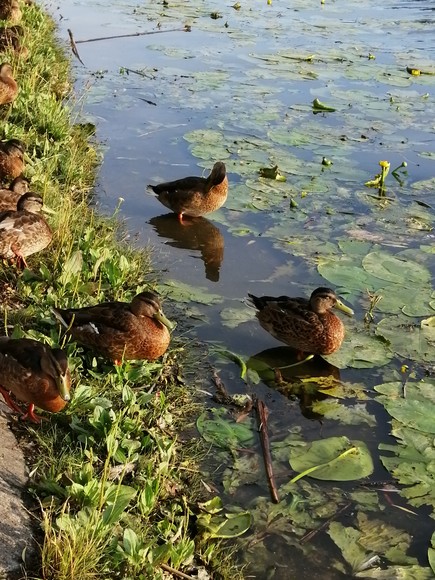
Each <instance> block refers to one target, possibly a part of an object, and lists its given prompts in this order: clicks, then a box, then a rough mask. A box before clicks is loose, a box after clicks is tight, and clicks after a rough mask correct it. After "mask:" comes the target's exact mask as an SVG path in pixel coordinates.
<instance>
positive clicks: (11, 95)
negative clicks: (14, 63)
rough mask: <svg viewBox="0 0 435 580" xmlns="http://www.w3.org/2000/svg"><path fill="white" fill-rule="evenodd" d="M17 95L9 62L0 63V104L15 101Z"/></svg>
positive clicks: (16, 85)
mask: <svg viewBox="0 0 435 580" xmlns="http://www.w3.org/2000/svg"><path fill="white" fill-rule="evenodd" d="M17 95H18V84H17V81H16V80H15V79H14V77H13V76H12V67H11V65H10V64H9V63H7V62H3V63H2V64H0V105H7V104H8V103H12V102H13V101H15V99H16V98H17Z"/></svg>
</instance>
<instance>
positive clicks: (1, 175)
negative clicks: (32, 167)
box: [0, 139, 26, 180]
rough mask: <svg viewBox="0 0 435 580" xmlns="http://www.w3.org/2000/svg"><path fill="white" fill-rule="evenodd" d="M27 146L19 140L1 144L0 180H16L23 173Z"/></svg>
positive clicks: (10, 140)
mask: <svg viewBox="0 0 435 580" xmlns="http://www.w3.org/2000/svg"><path fill="white" fill-rule="evenodd" d="M25 151H26V145H25V144H24V143H23V142H22V141H20V140H19V139H9V140H8V141H2V142H0V180H5V179H15V178H16V177H18V176H19V175H21V174H22V173H23V170H24V153H25Z"/></svg>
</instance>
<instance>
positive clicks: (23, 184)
mask: <svg viewBox="0 0 435 580" xmlns="http://www.w3.org/2000/svg"><path fill="white" fill-rule="evenodd" d="M28 191H29V182H28V181H27V179H25V178H24V177H17V178H16V179H14V180H13V181H12V183H11V184H10V186H9V188H8V189H6V188H4V189H0V212H3V211H16V209H17V203H18V201H19V199H20V198H21V196H22V195H24V194H25V193H27V192H28Z"/></svg>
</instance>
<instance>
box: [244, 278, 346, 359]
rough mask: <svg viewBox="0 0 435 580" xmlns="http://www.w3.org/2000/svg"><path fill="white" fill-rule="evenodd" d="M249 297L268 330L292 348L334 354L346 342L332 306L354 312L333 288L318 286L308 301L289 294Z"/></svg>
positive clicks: (341, 325) (258, 316) (306, 351)
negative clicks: (338, 296)
mask: <svg viewBox="0 0 435 580" xmlns="http://www.w3.org/2000/svg"><path fill="white" fill-rule="evenodd" d="M248 296H249V298H250V300H251V302H252V304H253V305H254V306H255V308H257V310H258V312H257V318H258V320H259V321H260V324H261V326H262V327H263V328H264V329H265V330H267V332H269V333H270V334H271V335H272V336H274V337H275V338H277V339H278V340H280V341H281V342H284V343H285V344H288V345H289V346H291V347H292V348H294V349H297V350H299V351H303V352H305V353H310V354H331V353H333V352H335V351H336V350H338V349H339V348H340V346H341V343H342V342H343V338H344V325H343V323H342V321H341V320H340V319H339V318H338V316H336V315H335V314H333V313H332V312H331V310H332V308H334V307H336V308H338V309H340V310H342V311H343V312H345V313H346V314H348V315H349V316H352V315H353V311H352V310H351V309H350V308H348V307H347V306H345V305H344V304H343V303H342V302H341V301H340V300H339V299H338V298H337V295H336V294H335V292H334V291H333V290H331V289H330V288H317V289H316V290H314V292H313V293H312V294H311V296H310V298H309V300H307V299H306V298H289V297H288V296H278V297H277V298H274V297H272V296H262V297H257V296H254V295H253V294H248Z"/></svg>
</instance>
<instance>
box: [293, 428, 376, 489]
mask: <svg viewBox="0 0 435 580" xmlns="http://www.w3.org/2000/svg"><path fill="white" fill-rule="evenodd" d="M290 465H291V467H292V469H294V470H295V471H297V472H299V473H301V472H305V471H307V470H312V471H310V473H308V474H307V475H309V476H310V477H314V478H315V479H323V480H331V481H350V480H353V479H362V478H363V477H367V476H368V475H370V474H371V473H372V472H373V461H372V458H371V455H370V452H369V450H368V448H367V446H366V444H365V443H363V442H362V441H351V440H350V439H348V438H347V437H344V436H342V437H329V438H328V439H321V440H318V441H312V442H311V443H305V444H304V445H302V446H299V447H297V448H295V449H293V450H292V452H291V455H290ZM313 468H315V469H313Z"/></svg>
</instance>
